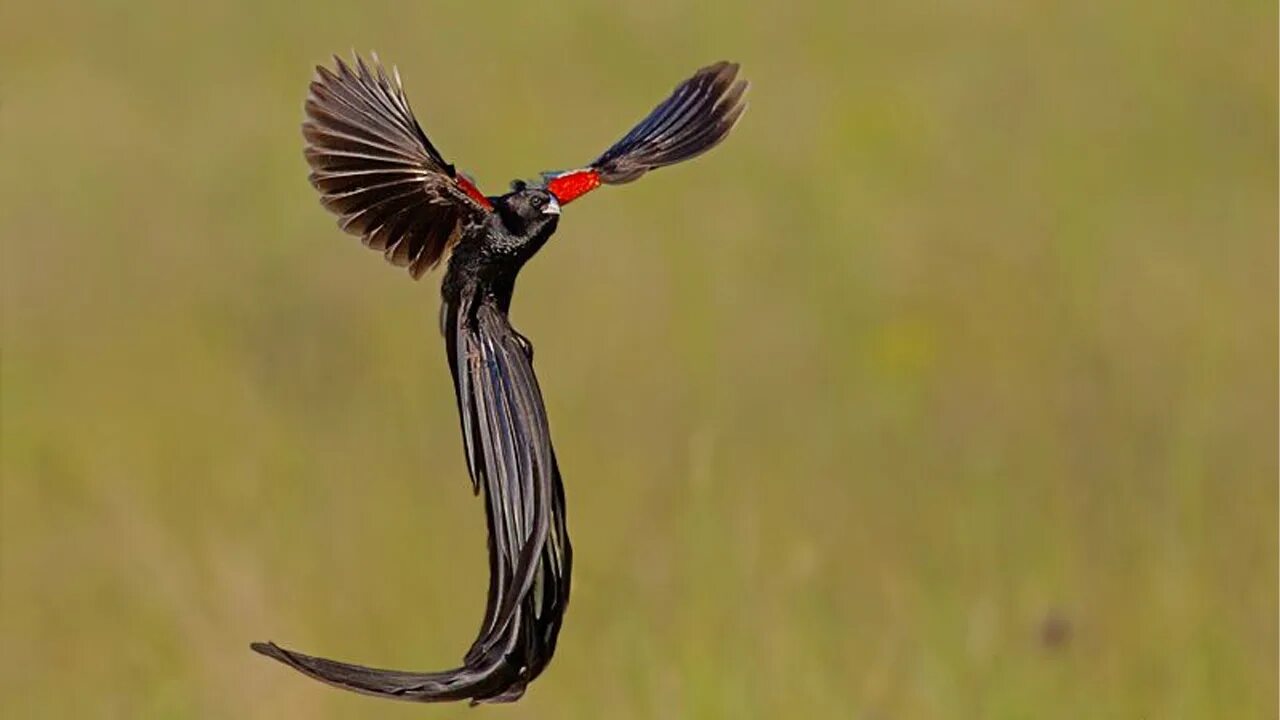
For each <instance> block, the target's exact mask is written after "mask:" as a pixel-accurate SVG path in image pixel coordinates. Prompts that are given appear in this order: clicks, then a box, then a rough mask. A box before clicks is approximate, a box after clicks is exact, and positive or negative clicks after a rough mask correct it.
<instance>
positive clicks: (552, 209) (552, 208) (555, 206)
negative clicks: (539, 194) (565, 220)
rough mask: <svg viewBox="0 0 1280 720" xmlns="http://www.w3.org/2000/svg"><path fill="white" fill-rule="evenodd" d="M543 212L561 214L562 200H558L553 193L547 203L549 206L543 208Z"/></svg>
mask: <svg viewBox="0 0 1280 720" xmlns="http://www.w3.org/2000/svg"><path fill="white" fill-rule="evenodd" d="M542 214H543V215H559V214H560V201H559V200H556V196H555V195H552V196H551V202H549V203H547V206H546V207H544V208H542Z"/></svg>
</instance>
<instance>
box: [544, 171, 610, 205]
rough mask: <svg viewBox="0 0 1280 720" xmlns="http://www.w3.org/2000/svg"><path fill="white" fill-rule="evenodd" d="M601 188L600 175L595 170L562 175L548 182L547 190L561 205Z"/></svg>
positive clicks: (570, 172)
mask: <svg viewBox="0 0 1280 720" xmlns="http://www.w3.org/2000/svg"><path fill="white" fill-rule="evenodd" d="M598 187H600V173H598V172H596V171H595V170H591V169H589V168H588V169H586V170H570V171H569V172H564V173H560V174H559V175H557V176H555V177H553V178H551V180H549V181H548V182H547V190H550V191H551V194H552V195H555V196H556V200H558V201H559V202H560V204H561V205H564V204H565V203H569V202H573V201H574V200H575V199H577V198H579V197H581V196H583V195H585V194H587V193H589V192H591V191H592V190H595V189H596V188H598Z"/></svg>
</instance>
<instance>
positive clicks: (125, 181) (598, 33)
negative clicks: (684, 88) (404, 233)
mask: <svg viewBox="0 0 1280 720" xmlns="http://www.w3.org/2000/svg"><path fill="white" fill-rule="evenodd" d="M473 5H475V4H474V3H453V2H451V3H425V2H424V3H412V4H402V3H385V2H379V3H352V2H346V3H337V2H313V3H309V4H307V5H306V6H305V7H293V6H288V5H286V4H281V5H279V6H265V7H263V6H259V5H258V4H257V3H249V2H240V3H194V4H179V3H160V2H61V1H56V0H55V2H50V3H34V2H13V3H5V4H4V5H3V6H2V7H0V219H2V220H3V222H2V223H0V228H3V230H2V231H0V232H2V233H3V251H4V254H3V269H2V275H0V282H2V283H3V309H4V324H3V376H2V378H0V379H2V381H3V386H2V387H3V437H2V442H3V445H2V447H3V466H2V468H0V469H2V470H3V495H2V497H0V499H2V503H0V530H2V531H3V536H2V538H0V716H3V717H6V718H43V717H50V718H90V717H92V718H285V717H287V718H356V717H361V718H364V717H380V718H383V717H385V718H410V717H441V718H443V717H464V716H465V717H476V718H488V717H494V718H496V717H519V718H782V717H796V718H802V717H847V718H866V719H868V720H891V719H898V718H1064V719H1065V718H1072V719H1075V718H1117V719H1120V718H1124V719H1128V718H1152V719H1162V720H1163V719H1165V718H1273V717H1276V709H1277V708H1276V698H1277V694H1276V690H1277V688H1276V682H1277V680H1276V678H1277V655H1276V644H1277V622H1276V608H1277V578H1276V568H1277V552H1276V542H1277V526H1276V504H1277V485H1276V475H1277V447H1276V445H1277V416H1276V398H1277V367H1276V348H1277V334H1276V320H1277V315H1276V299H1277V287H1276V267H1277V264H1276V263H1277V256H1276V240H1277V238H1276V230H1277V226H1276V193H1277V175H1276V156H1277V143H1276V114H1277V112H1276V101H1277V99H1276V81H1277V78H1276V71H1275V70H1276V42H1275V41H1276V33H1275V28H1276V24H1277V17H1276V7H1275V4H1274V3H1271V2H1252V1H1251V2H1234V3H1226V4H1204V3H1193V2H1185V1H1176V2H1172V3H1141V4H1140V3H1121V4H1115V3H1101V2H1084V3H1079V2H1049V3H1019V2H1007V1H1006V2H980V3H948V2H944V3H935V4H927V5H910V4H902V5H895V4H888V3H878V4H850V3H843V2H816V3H807V4H800V3H795V4H793V3H758V4H755V5H752V6H750V7H747V6H739V5H738V4H731V3H718V4H702V5H698V6H696V7H691V6H687V4H686V3H679V2H672V1H670V0H656V1H655V0H650V1H649V2H630V3H592V2H585V1H583V2H562V3H557V4H555V5H554V6H553V5H551V4H549V3H526V4H523V5H518V6H511V7H502V8H500V9H499V8H489V7H484V8H481V7H473ZM353 47H354V48H358V49H360V50H362V51H363V50H368V49H376V50H378V51H379V52H380V53H381V55H382V57H383V58H384V59H385V60H387V61H388V62H394V63H396V64H398V65H399V67H400V69H401V72H402V75H403V76H404V78H405V82H406V86H407V90H408V93H409V96H410V98H411V100H412V102H413V104H414V107H415V109H416V111H417V113H418V116H419V119H420V120H421V121H422V122H423V124H424V125H425V126H426V128H427V129H428V131H429V132H430V133H431V135H432V137H433V138H434V139H435V141H436V143H437V144H438V145H439V146H440V147H441V149H442V151H443V152H444V153H445V154H446V156H447V157H449V158H450V159H452V160H454V161H455V162H457V163H459V165H460V166H461V167H463V168H465V169H467V170H468V171H470V172H471V173H473V174H474V175H475V176H476V177H477V179H478V180H479V181H480V184H481V186H482V187H483V188H485V189H486V190H487V191H489V192H498V191H501V190H502V189H503V188H505V186H506V184H507V182H508V181H509V180H510V179H511V178H514V177H530V176H532V175H534V174H535V173H536V172H537V171H539V170H543V169H555V168H563V167H566V166H571V165H574V164H579V163H582V162H585V161H587V160H589V159H590V158H592V157H594V155H595V153H597V152H599V151H600V150H601V149H603V148H604V147H605V146H606V145H608V144H609V143H610V142H612V141H613V140H614V139H616V138H617V137H618V136H619V135H620V134H621V133H623V132H624V131H625V130H626V129H627V128H629V127H630V125H631V124H632V123H633V122H634V121H636V120H638V119H639V118H640V117H641V116H642V115H643V114H644V113H645V112H647V110H648V109H649V108H650V107H652V106H653V105H654V104H655V103H656V102H657V101H658V100H660V99H661V98H662V97H663V96H664V95H665V93H667V92H668V91H669V90H670V88H671V87H672V86H674V85H675V84H676V82H678V81H679V80H681V79H682V78H684V77H686V76H687V75H688V74H689V73H690V72H691V71H692V70H694V69H695V68H697V67H699V66H701V65H703V64H706V63H708V62H711V61H713V60H717V59H720V58H729V59H734V60H738V61H740V62H741V63H742V64H743V67H744V71H745V73H746V75H747V76H748V77H749V78H750V79H751V80H752V81H753V89H752V91H751V101H752V106H751V110H750V111H749V112H748V113H747V115H746V117H745V119H744V121H743V122H742V124H741V125H740V126H739V127H738V129H737V131H736V132H735V133H734V134H733V135H732V136H731V137H730V138H729V140H728V141H727V142H726V143H725V144H724V145H722V146H721V147H720V148H718V149H717V150H716V151H715V152H713V153H712V154H710V155H708V156H705V157H703V158H700V159H699V160H698V161H696V162H694V163H690V164H688V165H684V166H681V167H679V168H675V169H671V170H665V171H662V172H660V173H656V174H655V175H652V176H650V177H647V178H645V179H644V180H643V181H641V182H639V183H636V184H635V185H632V186H628V187H626V188H619V189H611V190H608V191H601V192H599V193H596V194H594V195H592V196H591V197H589V198H588V199H584V200H582V201H581V202H579V203H575V204H574V205H573V206H572V208H570V209H569V211H568V212H567V213H566V217H565V221H564V222H563V223H562V224H561V229H560V231H559V233H558V234H557V236H556V238H555V239H554V241H553V242H552V243H551V244H550V245H549V246H548V247H547V248H546V249H545V250H544V251H543V252H542V253H541V255H540V256H539V257H538V258H537V259H536V260H535V261H534V262H532V263H531V264H530V266H529V267H528V268H527V269H526V271H525V273H524V274H523V276H522V281H521V287H520V288H519V292H518V293H517V297H516V302H515V309H514V312H513V320H514V321H515V323H516V325H517V327H519V328H520V329H521V330H522V331H523V332H525V333H526V334H527V335H529V336H530V337H531V338H533V340H534V341H535V343H536V344H537V348H538V370H539V374H540V377H541V380H542V384H543V388H544V390H545V393H546V396H547V401H548V404H549V410H550V413H551V418H552V425H553V429H554V431H555V440H556V444H557V448H558V451H559V454H560V458H561V465H562V467H563V469H564V473H565V477H566V483H567V488H568V495H569V511H570V515H569V519H570V525H571V530H572V533H573V539H574V542H575V546H576V548H577V566H576V574H575V577H574V595H573V601H572V604H571V606H570V609H569V615H568V619H567V625H566V628H565V631H564V633H563V635H562V639H561V645H560V649H559V652H558V656H557V658H556V660H555V662H554V663H553V664H552V665H551V668H550V670H549V671H548V673H547V674H546V675H544V676H543V677H542V678H541V679H539V680H538V681H537V682H536V683H535V684H534V685H533V686H532V688H531V691H530V692H529V694H528V695H527V696H526V698H525V699H524V700H523V701H522V702H521V704H520V705H518V706H516V707H515V708H509V707H498V708H492V707H487V708H481V709H477V710H474V711H469V710H467V709H466V708H465V707H461V706H446V707H431V708H423V707H419V706H413V705H400V704H396V703H385V702H379V701H376V700H371V699H368V698H362V697H358V696H355V695H349V694H345V693H341V692H338V691H335V690H331V689H328V688H325V687H323V686H321V685H319V684H316V683H314V682H312V681H309V680H306V679H304V678H301V677H299V676H298V675H296V674H294V673H292V672H290V671H288V670H286V669H285V668H282V667H280V666H278V665H275V664H273V663H270V662H269V661H267V660H265V659H264V658H261V657H258V656H256V655H253V654H252V653H250V652H249V650H248V647H247V645H248V643H249V642H250V641H251V640H265V639H273V640H277V641H280V642H282V643H285V644H288V645H289V646H291V647H296V648H298V649H301V650H304V651H309V652H316V653H320V654H324V655H327V656H330V657H337V658H343V659H349V660H354V661H361V662H366V663H369V664H375V665H384V666H393V667H412V668H421V669H439V668H443V667H446V666H451V665H452V664H453V663H454V662H456V661H457V660H458V659H459V658H460V656H461V654H462V652H463V651H464V650H465V648H466V647H467V645H468V644H469V642H470V640H471V638H472V634H473V632H474V630H475V628H476V625H477V624H478V622H479V621H480V616H481V610H482V607H483V602H484V593H485V583H486V576H485V573H486V567H485V562H484V532H485V529H484V521H483V510H482V505H481V503H480V502H479V501H478V500H477V499H475V498H473V497H472V496H471V493H470V489H469V485H468V482H467V479H466V476H465V469H464V466H463V462H462V452H461V449H460V440H459V437H458V430H457V420H456V417H455V407H454V402H453V398H452V388H451V386H450V382H449V378H448V373H447V369H446V365H445V362H444V351H443V347H442V343H441V340H440V337H439V335H438V332H437V330H436V308H437V296H438V289H437V288H438V278H439V275H438V274H436V275H432V276H429V277H428V278H427V279H425V280H424V281H423V282H420V283H413V282H411V281H410V280H409V278H408V276H407V275H406V274H405V273H404V272H403V271H397V270H395V269H393V268H392V267H390V266H389V265H387V264H385V263H384V262H383V261H382V260H381V259H380V258H378V257H377V255H375V254H373V253H370V252H369V251H367V250H365V249H363V248H362V247H360V244H359V242H358V241H357V240H356V239H354V238H351V237H348V236H345V235H343V234H341V233H340V232H339V231H338V230H337V228H336V227H335V225H334V221H333V218H331V217H330V216H329V215H328V214H327V213H326V212H324V211H323V210H322V209H321V208H320V206H319V204H318V203H317V199H316V197H315V194H314V193H313V191H312V190H311V188H310V187H309V186H308V184H307V182H306V180H305V176H306V168H305V165H304V162H303V160H302V152H301V138H300V133H299V130H298V125H299V122H300V120H301V112H302V110H301V108H302V101H303V97H304V95H305V90H306V85H307V82H308V81H309V79H310V77H311V73H312V67H313V65H314V64H315V63H317V62H326V61H327V59H328V57H329V55H330V53H332V52H335V51H336V52H340V53H347V52H348V51H349V49H350V48H353Z"/></svg>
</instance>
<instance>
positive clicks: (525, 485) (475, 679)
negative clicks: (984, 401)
mask: <svg viewBox="0 0 1280 720" xmlns="http://www.w3.org/2000/svg"><path fill="white" fill-rule="evenodd" d="M444 324H445V335H446V340H447V344H448V349H449V365H450V368H451V370H452V371H453V378H454V386H455V389H456V391H457V397H458V409H459V412H460V415H461V420H462V431H463V440H464V445H465V448H466V456H467V464H468V469H469V470H470V472H471V478H472V480H473V482H474V483H475V487H476V490H477V492H478V491H480V490H483V491H484V497H485V508H486V511H487V515H488V524H489V596H488V602H487V607H486V610H485V616H484V621H483V622H482V624H481V627H480V632H479V634H478V636H477V638H476V640H475V642H474V643H473V644H472V646H471V649H470V650H469V651H468V652H467V654H466V657H465V658H464V660H463V665H462V666H461V667H459V668H456V669H454V670H448V671H445V672H431V673H406V672H401V671H395V670H381V669H375V668H368V667H363V666H360V665H352V664H349V663H343V662H337V661H334V660H327V659H324V658H317V657H312V656H310V655H303V654H302V653H297V652H293V651H291V650H285V649H284V648H281V647H279V646H278V645H275V644H274V643H258V644H255V645H254V646H253V648H254V649H255V650H257V651H258V652H261V653H263V654H264V655H267V656H269V657H273V658H275V659H277V660H279V661H281V662H283V663H285V664H288V665H290V666H292V667H294V668H295V669H297V670H299V671H301V672H303V673H305V674H307V675H310V676H311V677H313V678H316V679H318V680H321V681H323V682H326V683H329V684H331V685H335V686H337V687H341V688H345V689H347V690H354V691H356V692H360V693H365V694H370V695H378V696H383V697H392V698H398V699H403V700H416V701H419V702H437V701H447V700H462V699H470V700H471V701H472V702H473V703H475V702H510V701H512V700H516V699H518V698H519V697H520V696H521V695H522V694H523V693H524V689H525V687H526V685H528V683H529V682H531V681H532V680H533V679H534V678H536V677H537V676H538V675H539V674H540V673H541V672H542V670H543V669H544V668H545V667H546V666H547V663H548V662H550V660H551V656H552V653H553V652H554V651H555V645H556V639H557V637H558V636H559V633H560V626H561V623H562V621H563V618H564V612H565V608H566V606H567V605H568V601H569V576H570V569H571V565H572V561H573V558H572V552H573V551H572V548H571V547H570V545H569V535H568V530H567V528H566V525H565V502H564V489H563V486H562V484H561V480H560V470H559V467H558V466H557V465H556V458H555V452H554V451H553V450H552V447H551V434H550V430H549V427H548V424H547V414H546V409H545V408H544V406H543V403H542V392H541V390H540V389H539V388H538V380H537V378H536V377H535V376H534V374H533V363H532V348H531V347H530V346H528V344H527V342H526V341H525V340H524V338H523V337H521V336H520V335H519V334H518V333H517V332H516V331H515V330H514V329H512V327H511V325H510V324H509V323H508V321H507V318H506V315H505V313H503V312H502V311H501V310H499V309H498V308H496V307H494V306H493V305H491V304H489V303H482V304H480V305H478V306H473V305H467V304H463V305H460V306H454V305H447V306H446V307H445V318H444Z"/></svg>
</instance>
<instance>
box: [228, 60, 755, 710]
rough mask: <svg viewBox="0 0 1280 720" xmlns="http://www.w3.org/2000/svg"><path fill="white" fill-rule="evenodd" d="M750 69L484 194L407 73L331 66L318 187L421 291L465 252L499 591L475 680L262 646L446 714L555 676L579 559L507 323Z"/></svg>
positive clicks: (447, 301)
mask: <svg viewBox="0 0 1280 720" xmlns="http://www.w3.org/2000/svg"><path fill="white" fill-rule="evenodd" d="M737 70H738V67H737V65H734V64H730V63H723V62H722V63H716V64H715V65H711V66H709V67H707V68H704V69H702V70H700V71H698V73H696V74H695V75H694V76H693V77H692V78H690V79H689V80H687V81H685V82H684V83H682V84H681V85H679V86H678V87H677V88H676V90H675V91H674V93H673V94H672V95H671V97H669V98H668V99H667V100H665V101H664V102H663V103H661V104H659V105H658V106H657V107H656V108H655V109H654V110H653V111H652V112H651V113H650V114H649V115H648V116H647V117H646V118H645V119H644V120H643V121H641V123H640V124H639V125H637V126H636V127H635V128H634V129H633V130H632V131H631V132H629V133H628V134H627V135H626V136H624V137H623V138H622V139H621V140H619V141H618V142H617V143H616V144H614V145H613V147H611V148H609V149H608V150H606V151H605V152H604V154H602V155H601V156H600V157H599V159H597V160H596V161H595V162H593V163H591V164H590V165H589V166H587V167H585V168H582V169H579V170H573V171H569V172H563V173H555V174H548V175H547V181H546V183H545V185H544V186H542V187H531V186H529V185H526V184H525V183H522V182H516V183H513V185H512V190H511V192H509V193H507V194H505V195H502V196H497V197H486V196H484V195H482V194H481V193H480V192H479V191H478V190H477V189H476V188H475V186H474V185H473V184H472V183H471V182H470V180H468V179H467V178H465V177H464V176H462V175H460V174H458V173H457V171H456V170H455V169H454V167H453V166H452V165H450V164H449V163H447V162H445V160H444V158H443V157H442V156H441V154H440V152H439V151H438V150H436V148H435V146H433V145H432V144H431V141H430V140H429V139H428V138H427V135H426V134H425V133H424V132H423V131H422V128H421V127H420V126H419V125H418V122H417V120H416V119H415V118H414V116H413V113H412V111H411V110H410V108H409V103H408V101H407V99H406V98H405V95H404V91H403V89H402V87H401V84H400V78H399V75H398V73H396V72H395V71H394V70H393V71H392V72H390V73H388V72H387V71H386V70H384V69H383V67H382V66H381V65H379V64H377V62H376V58H375V62H374V64H373V66H372V67H370V65H368V64H366V63H365V62H364V61H363V60H362V59H360V58H359V57H357V58H356V60H355V63H354V66H352V65H348V64H347V63H345V62H343V61H342V60H341V59H336V71H330V70H329V69H327V68H324V67H320V68H317V73H318V75H317V78H316V79H315V81H314V82H312V84H311V93H310V95H309V96H308V98H307V103H306V114H307V120H306V122H305V123H304V124H303V135H304V137H305V139H306V141H307V147H306V158H307V161H308V163H309V164H310V165H311V168H312V173H311V182H312V184H313V185H314V186H315V187H316V189H317V190H319V191H320V193H321V202H322V203H323V204H324V206H325V207H326V208H328V209H329V210H331V211H333V212H334V213H335V214H337V215H338V216H339V224H340V226H341V227H342V229H343V230H345V231H347V232H350V233H352V234H355V235H359V236H360V237H361V238H362V239H363V241H364V243H365V244H366V245H368V246H369V247H372V248H374V249H376V250H379V251H380V252H382V253H383V254H384V255H385V256H386V258H387V259H388V260H390V261H391V262H393V263H394V264H396V265H398V266H403V267H407V268H408V269H409V272H410V273H411V274H412V275H413V276H414V277H415V278H416V277H420V276H421V275H422V274H423V273H424V272H426V271H427V270H428V269H430V268H431V267H433V266H434V265H436V264H437V263H438V262H439V261H440V260H441V258H442V257H443V256H444V255H445V254H446V252H448V251H450V250H452V255H451V257H450V260H449V265H448V271H447V272H446V273H445V276H444V281H443V284H442V296H443V303H442V307H441V309H442V312H441V329H442V331H443V334H444V336H445V344H446V349H447V353H448V360H449V368H450V371H451V372H452V374H453V381H454V389H455V391H456V396H457V403H458V413H459V420H460V424H461V429H462V437H463V446H464V450H465V454H466V460H467V467H468V470H469V472H470V475H471V480H472V483H473V487H474V489H475V491H476V492H477V493H478V492H482V491H483V493H484V498H485V509H486V514H487V519H488V531H489V593H488V601H487V604H486V610H485V615H484V619H483V621H482V623H481V626H480V630H479V633H478V634H477V637H476V640H475V642H474V643H473V644H472V646H471V648H470V650H469V651H468V652H467V653H466V655H465V657H464V658H463V663H462V665H461V666H460V667H458V668H456V669H453V670H447V671H443V672H421V673H414V672H402V671H396V670H383V669H376V668H368V667H364V666H361V665H353V664H349V663H342V662H337V661H334V660H327V659H324V658H319V657H313V656H310V655H304V654H302V653H298V652H294V651H291V650H286V649H284V648H281V647H280V646H278V645H276V644H274V643H255V644H254V645H253V649H254V650H257V651H258V652H261V653H263V654H264V655H268V656H270V657H273V658H275V659H277V660H279V661H281V662H283V663H285V664H287V665H289V666H291V667H293V668H295V669H297V670H299V671H300V672H302V673H305V674H307V675H309V676H311V677H313V678H316V679H318V680H321V681H323V682H326V683H329V684H331V685H334V686H337V687H340V688H344V689H347V690H352V691H355V692H360V693H365V694H370V695H377V696H382V697H391V698H399V699H404V700H415V701H420V702H436V701H449V700H470V701H472V702H504V701H508V702H509V701H512V700H516V699H518V698H519V697H520V696H521V695H522V694H523V693H524V690H525V687H526V686H527V685H528V683H529V682H531V681H532V680H533V679H534V678H536V677H537V676H538V675H539V674H540V673H541V672H542V671H543V670H544V669H545V668H546V666H547V664H548V663H549V662H550V660H551V656H552V654H553V653H554V651H555V646H556V640H557V637H558V635H559V632H560V627H561V624H562V622H563V619H564V612H565V608H566V606H567V604H568V601H569V580H570V574H571V568H572V565H573V551H572V548H571V546H570V544H569V535H568V528H567V526H566V515H565V501H564V487H563V484H562V482H561V478H560V470H559V466H558V465H557V463H556V456H555V451H554V449H553V448H552V445H551V434H550V428H549V424H548V421H547V416H546V409H545V406H544V404H543V401H542V393H541V390H540V388H539V386H538V380H537V377H536V376H535V375H534V372H533V346H532V344H531V343H529V341H528V340H527V339H526V338H525V337H524V336H522V335H521V334H520V333H519V332H517V331H516V330H515V329H514V328H513V327H512V326H511V324H510V322H509V321H508V319H507V313H508V310H509V309H510V305H511V297H512V293H513V291H514V288H515V280H516V276H517V274H518V273H519V271H520V269H521V267H523V265H524V263H525V262H526V261H527V260H528V259H529V258H530V257H532V256H533V255H534V254H535V253H536V252H537V251H538V250H539V249H540V248H541V247H542V246H543V244H545V243H546V241H547V240H548V239H549V238H550V237H551V235H552V234H553V233H554V232H555V230H556V226H557V223H558V221H559V217H560V208H561V205H562V204H564V203H568V202H569V201H571V200H573V199H574V198H576V197H578V196H580V195H581V194H583V193H585V192H587V191H589V190H591V189H593V188H594V187H597V186H599V185H600V184H602V183H604V184H617V183H624V182H629V181H631V180H634V179H636V178H637V177H639V176H640V175H642V174H644V173H645V172H647V171H649V170H653V169H656V168H659V167H663V166H665V165H670V164H673V163H676V162H680V161H682V160H687V159H689V158H691V157H694V156H696V155H698V154H700V153H702V152H705V151H707V150H709V149H710V148H711V147H714V146H715V145H716V144H717V143H719V142H720V141H721V140H722V139H724V137H725V136H726V135H727V134H728V132H729V130H730V129H731V128H732V127H733V125H734V123H736V122H737V120H738V118H739V117H740V116H741V115H742V112H743V110H744V109H745V107H746V106H745V104H744V103H743V94H744V93H745V91H746V83H745V81H741V80H738V79H737Z"/></svg>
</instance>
